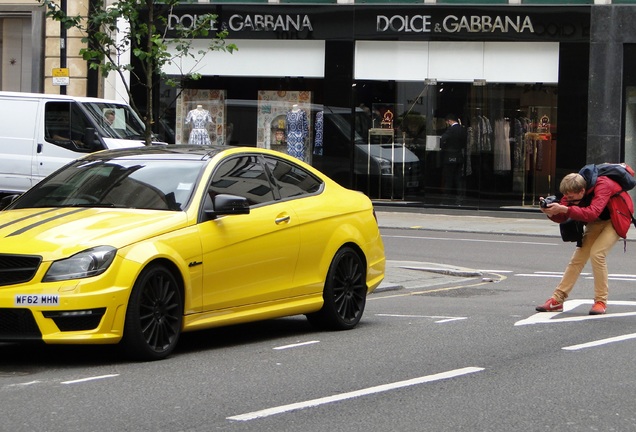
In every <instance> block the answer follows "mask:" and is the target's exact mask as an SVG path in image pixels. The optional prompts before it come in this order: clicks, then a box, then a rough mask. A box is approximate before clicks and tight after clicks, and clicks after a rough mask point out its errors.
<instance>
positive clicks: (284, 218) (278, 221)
mask: <svg viewBox="0 0 636 432" xmlns="http://www.w3.org/2000/svg"><path fill="white" fill-rule="evenodd" d="M290 220H291V216H289V215H287V216H281V217H277V218H276V225H280V224H282V223H286V222H289V221H290Z"/></svg>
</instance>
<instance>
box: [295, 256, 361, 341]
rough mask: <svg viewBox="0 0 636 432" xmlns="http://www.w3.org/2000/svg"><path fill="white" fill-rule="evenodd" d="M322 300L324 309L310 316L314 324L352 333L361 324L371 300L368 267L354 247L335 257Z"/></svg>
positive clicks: (309, 318) (308, 316)
mask: <svg viewBox="0 0 636 432" xmlns="http://www.w3.org/2000/svg"><path fill="white" fill-rule="evenodd" d="M322 297H323V300H324V303H323V306H322V309H320V310H319V311H318V312H314V313H311V314H308V315H307V319H308V320H309V322H310V323H311V324H312V325H314V326H316V327H319V328H325V329H330V330H348V329H352V328H354V327H355V326H356V325H357V324H358V322H360V318H362V313H363V312H364V307H365V305H366V301H367V283H366V267H365V265H364V262H363V261H362V259H361V258H360V255H358V254H357V253H356V251H354V250H353V249H351V248H350V247H344V248H342V249H340V250H339V251H338V252H337V253H336V255H335V256H334V257H333V260H332V261H331V265H330V266H329V271H328V273H327V279H326V280H325V287H324V290H323V294H322Z"/></svg>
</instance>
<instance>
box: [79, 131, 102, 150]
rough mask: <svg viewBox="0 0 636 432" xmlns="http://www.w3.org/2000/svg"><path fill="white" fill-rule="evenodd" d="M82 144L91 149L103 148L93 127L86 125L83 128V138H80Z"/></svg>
mask: <svg viewBox="0 0 636 432" xmlns="http://www.w3.org/2000/svg"><path fill="white" fill-rule="evenodd" d="M82 142H83V143H84V146H85V147H86V148H87V149H90V150H91V151H97V150H103V147H102V143H101V142H100V141H99V138H98V137H97V132H96V131H95V128H92V127H87V128H86V129H85V130H84V139H83V140H82Z"/></svg>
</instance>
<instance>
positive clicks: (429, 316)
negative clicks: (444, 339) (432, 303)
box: [375, 314, 468, 324]
mask: <svg viewBox="0 0 636 432" xmlns="http://www.w3.org/2000/svg"><path fill="white" fill-rule="evenodd" d="M375 316H380V317H393V318H431V319H436V320H439V321H435V323H437V324H442V323H446V322H451V321H460V320H465V319H468V317H447V316H434V315H433V316H431V315H402V314H375Z"/></svg>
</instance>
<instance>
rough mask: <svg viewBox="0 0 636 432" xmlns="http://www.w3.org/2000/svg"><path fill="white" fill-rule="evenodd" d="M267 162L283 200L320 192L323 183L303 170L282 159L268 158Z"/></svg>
mask: <svg viewBox="0 0 636 432" xmlns="http://www.w3.org/2000/svg"><path fill="white" fill-rule="evenodd" d="M265 162H266V163H267V167H268V168H269V170H270V172H271V173H272V175H273V176H274V179H275V181H276V187H277V188H278V192H279V193H280V197H281V198H283V199H284V198H290V197H297V196H302V195H307V194H311V193H314V192H318V191H319V190H320V187H321V185H322V182H321V181H320V180H319V179H318V178H316V177H314V176H313V175H312V174H311V173H309V172H308V171H305V170H304V169H303V168H301V167H299V166H297V165H294V164H292V163H291V162H287V161H285V160H282V159H278V158H274V157H270V156H266V157H265Z"/></svg>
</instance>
